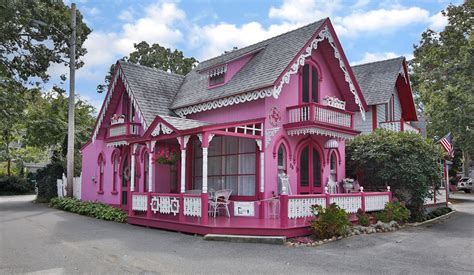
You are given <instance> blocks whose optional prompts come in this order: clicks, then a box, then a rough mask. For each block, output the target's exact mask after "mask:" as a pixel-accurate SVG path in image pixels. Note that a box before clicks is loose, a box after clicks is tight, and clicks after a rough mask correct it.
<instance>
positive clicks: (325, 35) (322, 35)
mask: <svg viewBox="0 0 474 275" xmlns="http://www.w3.org/2000/svg"><path fill="white" fill-rule="evenodd" d="M324 39H327V40H328V42H329V45H331V47H332V48H333V49H334V57H335V58H336V59H338V60H339V67H340V68H341V70H342V71H343V72H344V79H345V80H346V82H347V83H348V84H349V89H350V91H351V93H352V94H353V95H354V99H355V102H356V104H357V105H359V109H360V112H361V115H362V119H363V120H365V110H364V106H363V105H362V102H361V101H360V98H359V95H358V94H357V91H356V89H355V86H354V83H352V80H351V77H350V75H349V72H348V70H347V68H346V65H344V61H343V60H342V57H341V54H340V53H339V50H338V49H337V46H336V44H335V43H334V38H333V37H332V35H331V32H330V31H329V28H328V27H327V26H325V27H324V28H323V29H322V30H321V31H320V32H319V34H318V36H316V38H314V40H313V42H311V44H310V45H309V46H308V47H306V50H305V51H304V52H302V53H301V55H300V56H299V57H298V59H297V60H296V61H295V63H293V65H291V67H290V68H289V69H288V70H287V71H286V73H285V74H284V75H283V77H282V78H281V80H280V83H279V84H278V85H276V86H275V87H274V89H273V97H274V98H278V97H279V96H280V93H281V91H282V88H283V85H284V84H288V83H290V77H291V75H292V74H296V73H298V69H299V67H301V66H303V65H304V64H305V59H306V58H307V57H309V56H311V53H312V51H313V49H317V48H318V43H319V42H321V41H323V40H324Z"/></svg>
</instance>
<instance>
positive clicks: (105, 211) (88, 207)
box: [50, 197, 127, 223]
mask: <svg viewBox="0 0 474 275" xmlns="http://www.w3.org/2000/svg"><path fill="white" fill-rule="evenodd" d="M50 206H51V207H54V208H57V209H62V210H64V211H68V212H72V213H77V214H80V215H84V216H89V217H94V218H97V219H101V220H106V221H115V222H122V223H124V222H126V221H127V213H125V211H123V210H122V209H117V208H113V207H112V206H110V205H107V204H103V203H101V202H91V201H80V200H78V199H75V198H67V197H65V198H57V197H56V198H52V199H51V200H50Z"/></svg>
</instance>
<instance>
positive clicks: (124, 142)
mask: <svg viewBox="0 0 474 275" xmlns="http://www.w3.org/2000/svg"><path fill="white" fill-rule="evenodd" d="M123 145H128V142H126V141H124V140H122V141H115V142H108V143H107V147H119V146H123Z"/></svg>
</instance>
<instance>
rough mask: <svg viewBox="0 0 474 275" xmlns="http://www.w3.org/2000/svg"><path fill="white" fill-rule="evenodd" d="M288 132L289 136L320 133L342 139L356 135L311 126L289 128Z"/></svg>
mask: <svg viewBox="0 0 474 275" xmlns="http://www.w3.org/2000/svg"><path fill="white" fill-rule="evenodd" d="M287 134H288V135H289V136H298V135H307V134H310V135H320V136H330V137H334V138H342V139H353V138H354V136H352V135H350V134H344V133H340V132H337V131H331V130H325V129H321V128H318V127H309V128H301V129H292V130H288V131H287Z"/></svg>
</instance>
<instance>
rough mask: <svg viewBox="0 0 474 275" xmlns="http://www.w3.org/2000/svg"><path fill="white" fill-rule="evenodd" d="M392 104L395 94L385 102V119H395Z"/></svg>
mask: <svg viewBox="0 0 474 275" xmlns="http://www.w3.org/2000/svg"><path fill="white" fill-rule="evenodd" d="M394 104H395V96H394V95H393V94H392V97H391V98H390V100H389V101H388V103H386V104H385V121H394V120H395V110H394Z"/></svg>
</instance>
